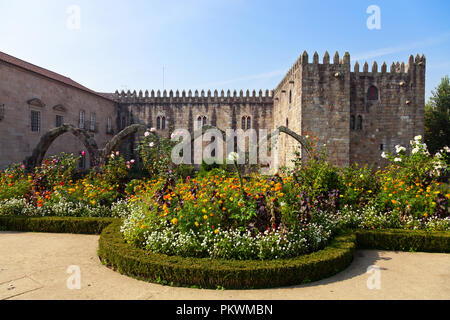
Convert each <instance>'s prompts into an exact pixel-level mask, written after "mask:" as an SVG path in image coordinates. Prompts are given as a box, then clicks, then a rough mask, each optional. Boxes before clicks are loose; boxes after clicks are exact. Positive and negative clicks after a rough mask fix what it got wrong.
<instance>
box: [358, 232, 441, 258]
mask: <svg viewBox="0 0 450 320" xmlns="http://www.w3.org/2000/svg"><path fill="white" fill-rule="evenodd" d="M356 241H357V245H358V248H360V249H380V250H393V251H412V252H442V253H450V232H437V231H434V232H428V231H422V230H397V229H396V230H372V231H369V230H358V231H356Z"/></svg>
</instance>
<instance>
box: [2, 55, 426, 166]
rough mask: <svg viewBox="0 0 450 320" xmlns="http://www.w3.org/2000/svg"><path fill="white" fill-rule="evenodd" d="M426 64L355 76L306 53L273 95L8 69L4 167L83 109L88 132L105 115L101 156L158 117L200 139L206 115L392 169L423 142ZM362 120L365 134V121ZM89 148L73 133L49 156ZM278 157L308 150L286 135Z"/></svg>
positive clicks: (343, 159) (99, 130)
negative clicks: (89, 82)
mask: <svg viewBox="0 0 450 320" xmlns="http://www.w3.org/2000/svg"><path fill="white" fill-rule="evenodd" d="M425 65H426V61H425V57H424V56H422V57H419V56H416V58H415V59H414V57H413V56H411V57H410V59H409V61H408V64H406V65H405V64H404V63H401V64H400V63H398V62H397V63H396V64H395V63H393V64H392V66H391V68H390V72H388V71H387V66H386V64H383V65H382V66H381V69H380V71H379V70H378V65H377V64H376V63H375V64H374V65H373V66H372V70H371V71H369V67H368V65H367V64H365V65H364V66H363V70H362V71H361V72H360V70H359V65H358V64H356V65H355V69H354V71H353V72H352V71H351V68H350V55H349V54H348V53H345V54H344V56H343V58H342V59H340V57H339V54H338V53H336V54H335V55H334V57H333V61H332V62H331V61H330V56H329V54H328V53H325V55H324V57H323V61H322V63H319V55H318V54H317V53H315V54H314V55H313V57H312V61H310V59H309V57H308V54H307V53H306V52H304V53H303V54H302V55H301V56H300V57H299V58H298V60H297V61H296V62H295V63H294V64H293V66H292V67H291V69H290V70H289V71H288V73H287V75H286V76H285V77H284V78H283V79H282V81H281V82H280V84H279V85H278V86H277V88H276V89H275V90H274V91H273V92H272V91H269V90H267V91H265V92H262V91H259V92H255V91H253V92H249V91H248V90H247V91H246V92H245V93H244V92H243V91H240V92H236V91H234V92H230V91H228V92H226V93H225V92H224V91H221V92H220V93H219V92H218V91H217V90H216V91H214V92H211V91H208V92H205V91H201V92H199V91H195V92H192V91H188V92H185V91H182V92H179V91H176V92H173V91H169V92H167V91H163V92H160V91H157V92H155V91H151V92H149V91H145V92H142V91H140V92H139V93H137V92H136V91H134V92H130V91H128V92H127V93H125V92H123V91H122V92H121V93H119V92H116V93H115V94H110V95H108V96H106V95H100V94H97V93H95V92H92V91H90V90H89V89H86V90H82V89H80V88H76V87H73V86H70V85H68V84H66V83H62V82H60V81H57V80H53V79H51V78H49V77H46V76H44V75H41V74H38V73H34V72H31V71H29V70H25V69H23V68H21V67H19V66H16V65H13V64H10V63H7V62H3V61H0V106H2V105H4V116H3V118H2V119H0V153H1V154H0V169H1V168H5V167H6V166H8V165H10V164H11V163H14V162H21V161H23V160H24V159H25V158H26V157H27V156H29V155H31V152H32V150H33V148H34V147H35V146H36V145H37V144H38V142H39V139H40V138H41V136H42V135H43V134H45V133H46V132H47V131H49V130H50V129H52V128H54V127H55V125H56V115H60V116H63V117H64V123H68V124H72V125H74V126H76V127H77V126H78V124H79V116H80V115H79V114H80V110H84V111H85V125H86V129H89V120H90V114H91V112H95V117H96V125H95V127H96V128H95V130H94V131H93V132H91V134H92V135H93V136H94V139H95V141H96V143H97V145H98V146H99V147H100V148H102V147H104V145H105V144H106V143H107V142H108V141H109V140H110V139H111V138H112V134H113V133H117V132H118V131H120V130H121V129H123V128H124V127H126V126H128V125H131V124H143V125H145V126H148V127H154V128H156V127H157V118H158V117H161V118H162V117H164V118H165V129H164V130H163V129H161V130H159V133H160V134H162V135H165V136H166V137H168V136H169V134H170V133H171V132H173V131H174V130H176V129H188V130H189V131H190V132H194V130H196V129H197V128H198V122H197V119H198V118H199V117H201V118H202V122H203V118H206V124H207V125H211V126H214V127H217V128H219V129H221V130H223V131H226V130H227V129H242V118H243V117H250V119H251V128H253V129H256V130H258V129H267V130H268V131H269V132H270V131H271V130H275V129H277V128H278V127H280V126H286V127H288V128H289V129H291V130H293V131H294V132H296V133H298V134H300V135H302V136H314V137H317V138H318V143H319V146H324V145H326V147H327V150H328V154H329V161H331V162H332V163H333V164H336V165H339V166H347V165H349V164H351V163H355V162H357V163H360V164H374V165H375V166H380V167H382V166H383V165H385V164H386V163H385V162H383V161H384V160H383V159H381V152H382V151H393V150H394V147H395V145H397V144H401V145H404V146H409V141H410V140H411V139H412V138H413V137H414V136H416V135H419V134H421V135H423V132H424V109H425ZM371 86H373V87H375V88H376V90H377V91H378V96H377V98H376V99H369V96H368V92H369V91H370V90H371V89H370V88H371ZM32 110H35V111H40V112H41V130H40V132H32V131H31V119H30V118H31V116H30V113H31V111H32ZM359 117H360V118H361V123H360V125H361V127H359V126H358V125H357V123H356V122H357V119H358V118H359ZM108 118H110V119H111V124H112V130H111V132H109V133H107V121H108ZM136 139H137V136H134V137H131V138H130V139H129V140H128V141H127V143H124V144H123V145H122V146H121V151H122V152H124V153H125V154H126V155H127V156H129V157H132V156H135V154H134V152H135V147H136V142H137V140H136ZM83 149H84V146H83V145H82V144H81V143H80V142H79V141H78V140H77V139H76V138H75V137H73V136H71V135H70V134H65V135H64V136H61V137H60V138H58V139H57V140H56V141H55V143H54V144H53V145H52V146H51V147H50V149H49V151H48V155H51V154H57V153H60V152H68V153H74V154H79V152H80V151H81V150H83ZM275 150H276V151H277V152H278V157H279V165H281V166H285V165H288V166H289V165H292V161H291V160H293V159H294V153H295V152H296V151H297V150H299V151H300V153H301V156H302V157H303V158H304V159H307V154H305V153H302V152H301V149H300V145H299V144H298V142H297V141H296V140H294V139H293V138H292V137H289V136H287V135H285V134H281V135H280V136H279V139H278V144H277V145H276V146H275V149H274V151H275ZM88 160H89V159H87V161H86V163H89V161H88Z"/></svg>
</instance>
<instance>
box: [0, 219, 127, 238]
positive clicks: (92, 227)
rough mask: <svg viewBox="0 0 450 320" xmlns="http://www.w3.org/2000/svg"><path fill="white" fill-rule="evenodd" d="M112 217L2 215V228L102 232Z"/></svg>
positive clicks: (30, 230) (60, 231) (77, 232)
mask: <svg viewBox="0 0 450 320" xmlns="http://www.w3.org/2000/svg"><path fill="white" fill-rule="evenodd" d="M115 221H119V223H120V220H117V219H112V218H72V217H71V218H62V217H32V218H29V217H23V218H22V217H9V216H0V229H1V230H8V231H20V232H46V233H73V234H100V233H101V232H102V230H103V229H104V228H105V227H107V226H108V225H110V224H111V223H112V222H115Z"/></svg>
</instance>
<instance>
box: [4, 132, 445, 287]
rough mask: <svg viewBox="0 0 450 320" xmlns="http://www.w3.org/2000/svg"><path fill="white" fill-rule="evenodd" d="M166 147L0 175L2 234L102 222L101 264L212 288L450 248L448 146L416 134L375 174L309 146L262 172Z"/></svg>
mask: <svg viewBox="0 0 450 320" xmlns="http://www.w3.org/2000/svg"><path fill="white" fill-rule="evenodd" d="M172 140H173V139H165V138H162V137H159V136H158V135H157V134H156V132H155V130H154V129H150V130H148V131H147V132H146V133H145V135H144V136H143V137H142V138H141V142H140V145H139V147H138V150H137V151H138V153H139V159H138V160H133V159H130V160H126V159H125V158H124V157H123V156H122V155H121V153H120V152H112V153H111V154H110V155H109V156H108V161H107V163H106V164H104V165H101V166H99V167H96V168H93V169H91V170H90V171H89V172H78V171H77V167H78V166H77V164H78V161H79V158H77V157H74V156H73V155H68V154H61V155H59V156H55V157H51V158H49V159H46V160H44V162H43V163H42V164H41V165H40V166H39V167H37V168H35V169H34V171H33V172H26V170H25V167H24V166H23V165H20V164H17V165H13V166H11V167H10V168H8V169H6V170H4V171H2V172H0V229H3V230H6V229H8V230H10V229H16V230H23V231H47V232H48V231H49V229H51V231H54V232H58V227H55V224H56V225H58V223H60V225H63V224H65V228H66V229H65V231H67V223H73V221H77V223H78V222H80V223H94V224H95V223H98V224H101V227H98V226H97V227H94V228H91V227H89V228H85V229H89V230H87V232H88V233H90V232H92V233H102V235H101V238H100V242H99V256H100V258H101V260H102V262H103V263H104V264H105V265H108V266H110V267H112V268H114V269H116V270H118V271H120V272H122V273H125V274H128V275H130V276H133V277H136V278H140V279H145V280H149V281H153V282H159V283H164V284H173V285H188V286H198V287H213V288H216V287H225V288H257V287H273V286H280V285H291V284H299V283H304V282H309V281H315V280H319V279H321V278H324V277H328V276H330V275H332V274H335V273H337V272H339V271H341V270H343V269H344V268H346V267H347V266H348V265H349V264H350V263H351V261H352V258H353V252H354V250H355V249H356V248H357V247H361V246H363V247H370V248H379V249H389V250H412V251H420V250H422V251H431V252H436V251H438V252H450V206H449V200H450V188H449V184H448V177H449V169H448V165H449V163H450V149H449V148H448V147H445V148H443V149H442V150H440V151H439V152H437V153H436V154H430V152H429V151H428V148H427V145H426V144H425V143H424V142H423V141H422V137H421V136H417V137H415V138H414V139H413V140H412V141H411V142H410V146H396V148H395V149H396V150H395V152H394V153H392V154H391V153H383V154H382V155H381V156H382V157H383V158H385V159H386V161H387V162H388V163H389V165H387V166H386V167H385V168H383V169H378V168H373V167H367V166H364V167H362V166H359V165H357V164H354V165H352V166H350V167H345V168H338V167H336V166H333V165H331V164H330V163H328V162H327V161H326V149H325V148H323V147H319V146H318V145H316V143H317V142H316V141H317V139H314V138H309V140H308V143H309V144H310V145H311V146H312V148H311V150H313V154H312V155H311V158H310V160H309V161H302V159H300V158H299V157H297V158H296V160H295V161H294V164H293V166H291V167H288V168H282V169H281V170H280V171H279V172H278V173H277V174H275V175H270V176H267V175H262V174H260V173H259V172H258V170H251V171H249V170H243V168H242V166H240V165H238V157H239V156H238V154H236V153H231V154H229V155H228V157H227V161H226V163H225V164H220V165H219V164H217V165H214V164H213V165H207V164H206V163H204V164H202V166H201V168H200V170H199V171H196V170H194V168H193V167H192V166H188V165H175V164H173V162H172V161H171V152H172V149H173V147H174V146H175V143H176V142H174V141H172ZM18 221H22V222H18ZM58 221H59V222H58ZM68 221H69V222H68ZM70 221H72V222H70ZM87 221H90V222H87ZM92 221H98V222H92ZM105 221H106V222H105ZM46 224H51V225H52V226H53V227H52V228H49V227H48V226H47V227H46V226H45V225H46ZM33 226H34V227H33ZM36 226H39V227H36ZM73 228H76V227H70V228H69V231H73ZM92 230H95V231H92ZM75 232H76V231H75ZM80 232H81V231H80Z"/></svg>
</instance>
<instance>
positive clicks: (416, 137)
mask: <svg viewBox="0 0 450 320" xmlns="http://www.w3.org/2000/svg"><path fill="white" fill-rule="evenodd" d="M414 140H415V141H420V140H422V136H421V135H418V136H415V137H414Z"/></svg>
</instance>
